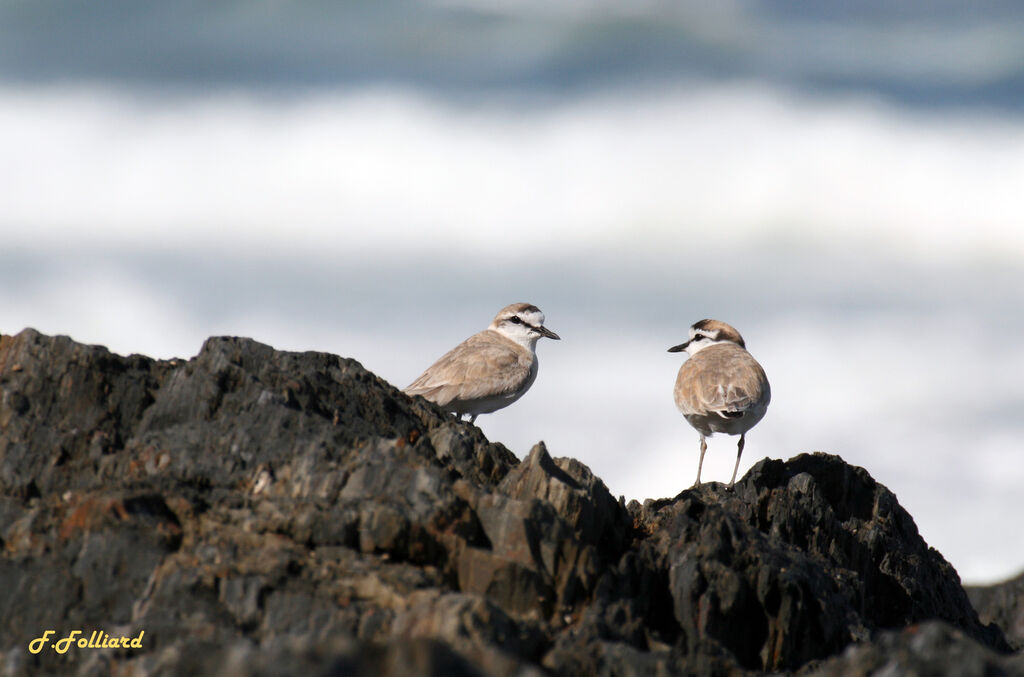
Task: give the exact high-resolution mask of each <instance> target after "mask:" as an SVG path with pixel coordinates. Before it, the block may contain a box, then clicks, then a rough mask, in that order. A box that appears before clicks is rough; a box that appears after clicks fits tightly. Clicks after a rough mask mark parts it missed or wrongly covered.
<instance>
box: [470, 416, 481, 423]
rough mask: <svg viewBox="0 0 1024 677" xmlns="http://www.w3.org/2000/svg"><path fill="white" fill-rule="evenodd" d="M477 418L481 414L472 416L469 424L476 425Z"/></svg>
mask: <svg viewBox="0 0 1024 677" xmlns="http://www.w3.org/2000/svg"><path fill="white" fill-rule="evenodd" d="M477 416H479V414H473V415H472V416H470V417H469V422H470V423H476V417H477Z"/></svg>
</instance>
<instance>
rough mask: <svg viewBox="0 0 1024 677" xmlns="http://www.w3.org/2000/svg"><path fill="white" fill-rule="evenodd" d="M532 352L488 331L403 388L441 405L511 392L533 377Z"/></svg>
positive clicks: (448, 354) (444, 357)
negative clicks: (531, 370) (531, 373)
mask: <svg viewBox="0 0 1024 677" xmlns="http://www.w3.org/2000/svg"><path fill="white" fill-rule="evenodd" d="M532 365H533V355H532V354H531V353H530V352H529V351H528V350H526V349H525V348H523V347H521V346H519V345H518V344H516V343H514V342H512V341H510V340H508V339H506V338H505V337H503V336H501V335H500V334H498V333H496V332H493V331H490V330H487V331H482V332H480V333H479V334H474V335H473V336H470V337H469V338H468V339H466V340H465V341H463V342H462V343H460V344H459V345H457V346H455V347H454V348H452V349H451V350H449V351H448V352H447V353H445V354H444V355H443V356H441V358H440V359H439V360H438V361H437V362H435V363H434V364H433V365H431V366H430V368H429V369H427V370H426V371H425V372H423V374H422V375H421V376H420V377H419V378H418V379H416V380H415V381H413V382H412V383H411V384H409V386H407V387H406V388H405V389H404V392H405V393H406V394H407V395H422V396H423V397H425V398H427V399H428V400H430V401H431V402H435V403H437V404H439V405H441V406H444V405H446V404H448V403H449V402H452V401H453V400H475V399H480V398H483V397H494V396H500V395H506V394H508V395H510V394H512V393H515V392H517V391H518V390H519V389H520V388H521V387H522V385H523V383H524V382H526V381H527V380H528V379H529V378H530V369H531V367H532Z"/></svg>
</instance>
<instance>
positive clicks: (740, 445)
mask: <svg viewBox="0 0 1024 677" xmlns="http://www.w3.org/2000/svg"><path fill="white" fill-rule="evenodd" d="M746 436H747V435H746V433H743V434H742V435H740V441H739V443H738V444H737V445H736V465H735V466H734V467H733V469H732V479H731V480H729V487H728V488H729V489H732V485H734V484H736V471H737V470H739V469H740V456H742V455H743V444H744V441H743V440H744V438H745V437H746Z"/></svg>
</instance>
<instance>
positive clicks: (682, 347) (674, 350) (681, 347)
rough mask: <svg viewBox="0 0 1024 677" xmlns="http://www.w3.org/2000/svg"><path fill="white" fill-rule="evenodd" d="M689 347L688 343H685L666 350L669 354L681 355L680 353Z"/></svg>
mask: <svg viewBox="0 0 1024 677" xmlns="http://www.w3.org/2000/svg"><path fill="white" fill-rule="evenodd" d="M689 347H690V342H689V341H687V342H686V343H680V344H679V345H677V346H672V347H671V348H669V349H668V352H670V353H681V352H683V351H684V350H686V349H687V348H689Z"/></svg>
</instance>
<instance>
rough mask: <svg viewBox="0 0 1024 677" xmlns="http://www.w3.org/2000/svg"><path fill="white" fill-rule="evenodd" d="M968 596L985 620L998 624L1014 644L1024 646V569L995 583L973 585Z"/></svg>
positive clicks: (1014, 645)
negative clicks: (1001, 581)
mask: <svg viewBox="0 0 1024 677" xmlns="http://www.w3.org/2000/svg"><path fill="white" fill-rule="evenodd" d="M967 596H968V597H969V598H970V600H971V602H972V603H973V604H974V608H975V609H977V610H978V616H979V617H980V618H981V620H982V622H983V623H992V624H994V625H997V626H999V627H1000V628H1001V629H1002V630H1003V632H1004V633H1006V638H1007V640H1008V641H1009V642H1010V645H1011V646H1013V647H1014V648H1015V649H1017V650H1018V651H1020V650H1022V649H1024V573H1021V574H1020V575H1018V576H1017V577H1015V578H1012V579H1010V580H1008V581H1005V582H1003V583H998V584H996V585H989V586H970V587H968V588H967Z"/></svg>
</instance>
